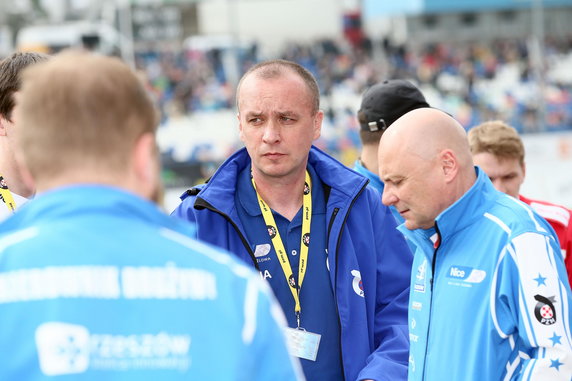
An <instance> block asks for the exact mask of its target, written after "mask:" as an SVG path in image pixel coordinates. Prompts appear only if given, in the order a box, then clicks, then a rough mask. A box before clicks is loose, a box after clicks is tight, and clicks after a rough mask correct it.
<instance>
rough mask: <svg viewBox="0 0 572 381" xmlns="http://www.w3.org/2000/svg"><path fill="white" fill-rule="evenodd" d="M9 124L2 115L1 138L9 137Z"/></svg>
mask: <svg viewBox="0 0 572 381" xmlns="http://www.w3.org/2000/svg"><path fill="white" fill-rule="evenodd" d="M7 123H9V122H8V119H6V118H5V117H4V115H0V136H6V135H8V132H7V131H6V125H7Z"/></svg>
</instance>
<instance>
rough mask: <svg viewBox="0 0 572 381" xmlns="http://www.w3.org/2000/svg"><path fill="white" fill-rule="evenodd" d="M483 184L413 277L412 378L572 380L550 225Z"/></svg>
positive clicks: (461, 203) (565, 301) (439, 225)
mask: <svg viewBox="0 0 572 381" xmlns="http://www.w3.org/2000/svg"><path fill="white" fill-rule="evenodd" d="M476 170H477V173H478V176H477V180H476V183H475V184H474V185H473V186H472V187H471V188H470V190H469V191H468V192H467V193H465V195H463V196H462V197H461V198H460V199H459V200H457V202H455V203H454V204H453V205H451V206H450V207H449V208H447V209H446V210H445V211H443V212H442V213H441V214H440V215H439V216H438V217H437V219H436V223H435V227H434V228H431V229H428V230H422V229H417V230H413V231H411V230H408V229H406V228H405V226H404V225H400V226H399V229H400V230H401V231H402V232H403V233H404V234H406V235H407V236H408V238H409V239H410V240H411V241H413V242H414V243H415V244H416V245H417V246H418V249H417V251H416V252H415V259H414V263H413V268H412V276H411V298H410V304H409V329H410V344H411V348H410V350H411V354H410V363H409V380H412V381H419V380H425V381H443V380H454V381H482V380H487V381H496V380H499V381H500V380H543V381H549V380H550V381H559V380H562V381H570V379H571V377H572V344H571V343H572V340H571V335H570V323H571V313H572V311H571V310H570V307H571V303H570V302H571V295H570V288H569V285H568V281H567V278H566V273H565V268H564V264H563V258H562V255H561V252H560V248H559V246H558V242H557V241H556V240H555V239H554V237H555V236H554V235H553V231H552V229H551V227H550V225H549V224H548V223H547V222H546V221H545V220H544V219H542V218H541V217H540V216H539V215H537V214H536V213H535V212H533V211H532V209H530V208H529V207H528V206H527V205H525V204H524V203H522V202H520V201H518V200H517V199H515V198H512V197H510V196H507V195H505V194H504V193H501V192H498V191H496V190H495V189H494V187H493V185H492V183H491V182H490V180H489V179H488V177H487V176H486V175H485V173H484V172H483V171H482V170H480V169H478V168H477V169H476Z"/></svg>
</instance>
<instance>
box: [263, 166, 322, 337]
mask: <svg viewBox="0 0 572 381" xmlns="http://www.w3.org/2000/svg"><path fill="white" fill-rule="evenodd" d="M252 186H253V187H254V190H255V191H256V197H257V198H258V204H259V205H260V211H261V212H262V217H263V218H264V222H265V223H266V227H267V228H268V234H269V235H270V238H271V240H272V245H273V246H274V251H276V256H277V257H278V259H279V261H280V266H282V272H283V273H284V277H285V278H286V282H288V285H290V292H292V296H293V297H294V302H295V306H294V313H295V314H296V319H297V321H298V327H300V312H301V311H302V308H301V306H300V289H301V288H302V283H303V282H304V275H306V266H307V264H308V248H309V246H310V223H311V222H312V189H311V187H312V180H311V178H310V174H309V173H308V171H306V182H305V184H304V196H303V199H302V209H303V211H302V235H301V237H300V263H299V266H298V285H296V279H295V278H294V274H293V273H292V267H291V266H290V261H289V260H288V255H287V254H286V249H285V248H284V243H283V242H282V238H280V232H279V231H278V227H277V226H276V221H275V220H274V216H273V215H272V211H271V210H270V208H269V207H268V205H266V203H265V202H264V200H263V199H262V197H260V195H259V194H258V191H257V190H256V184H255V183H254V178H253V179H252Z"/></svg>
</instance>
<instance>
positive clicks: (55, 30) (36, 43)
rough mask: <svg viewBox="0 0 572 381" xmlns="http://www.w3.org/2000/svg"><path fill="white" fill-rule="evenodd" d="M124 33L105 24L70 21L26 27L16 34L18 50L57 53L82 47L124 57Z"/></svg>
mask: <svg viewBox="0 0 572 381" xmlns="http://www.w3.org/2000/svg"><path fill="white" fill-rule="evenodd" d="M120 46H121V45H120V34H119V33H118V32H117V30H115V29H114V28H113V27H111V26H109V25H107V24H104V23H92V22H85V21H79V22H66V23H59V24H48V25H32V26H26V27H24V28H22V29H20V30H19V31H18V34H17V35H16V50H18V51H35V52H41V53H48V54H53V53H57V52H59V51H60V50H62V49H67V48H79V49H87V50H91V51H95V52H98V53H102V54H106V55H120Z"/></svg>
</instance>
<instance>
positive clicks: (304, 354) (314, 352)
mask: <svg viewBox="0 0 572 381" xmlns="http://www.w3.org/2000/svg"><path fill="white" fill-rule="evenodd" d="M321 338H322V335H320V334H317V333H312V332H308V331H306V330H305V329H304V328H286V341H287V343H288V350H289V352H290V354H291V355H292V356H295V357H299V358H301V359H306V360H310V361H316V357H317V356H318V347H319V346H320V339H321Z"/></svg>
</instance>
